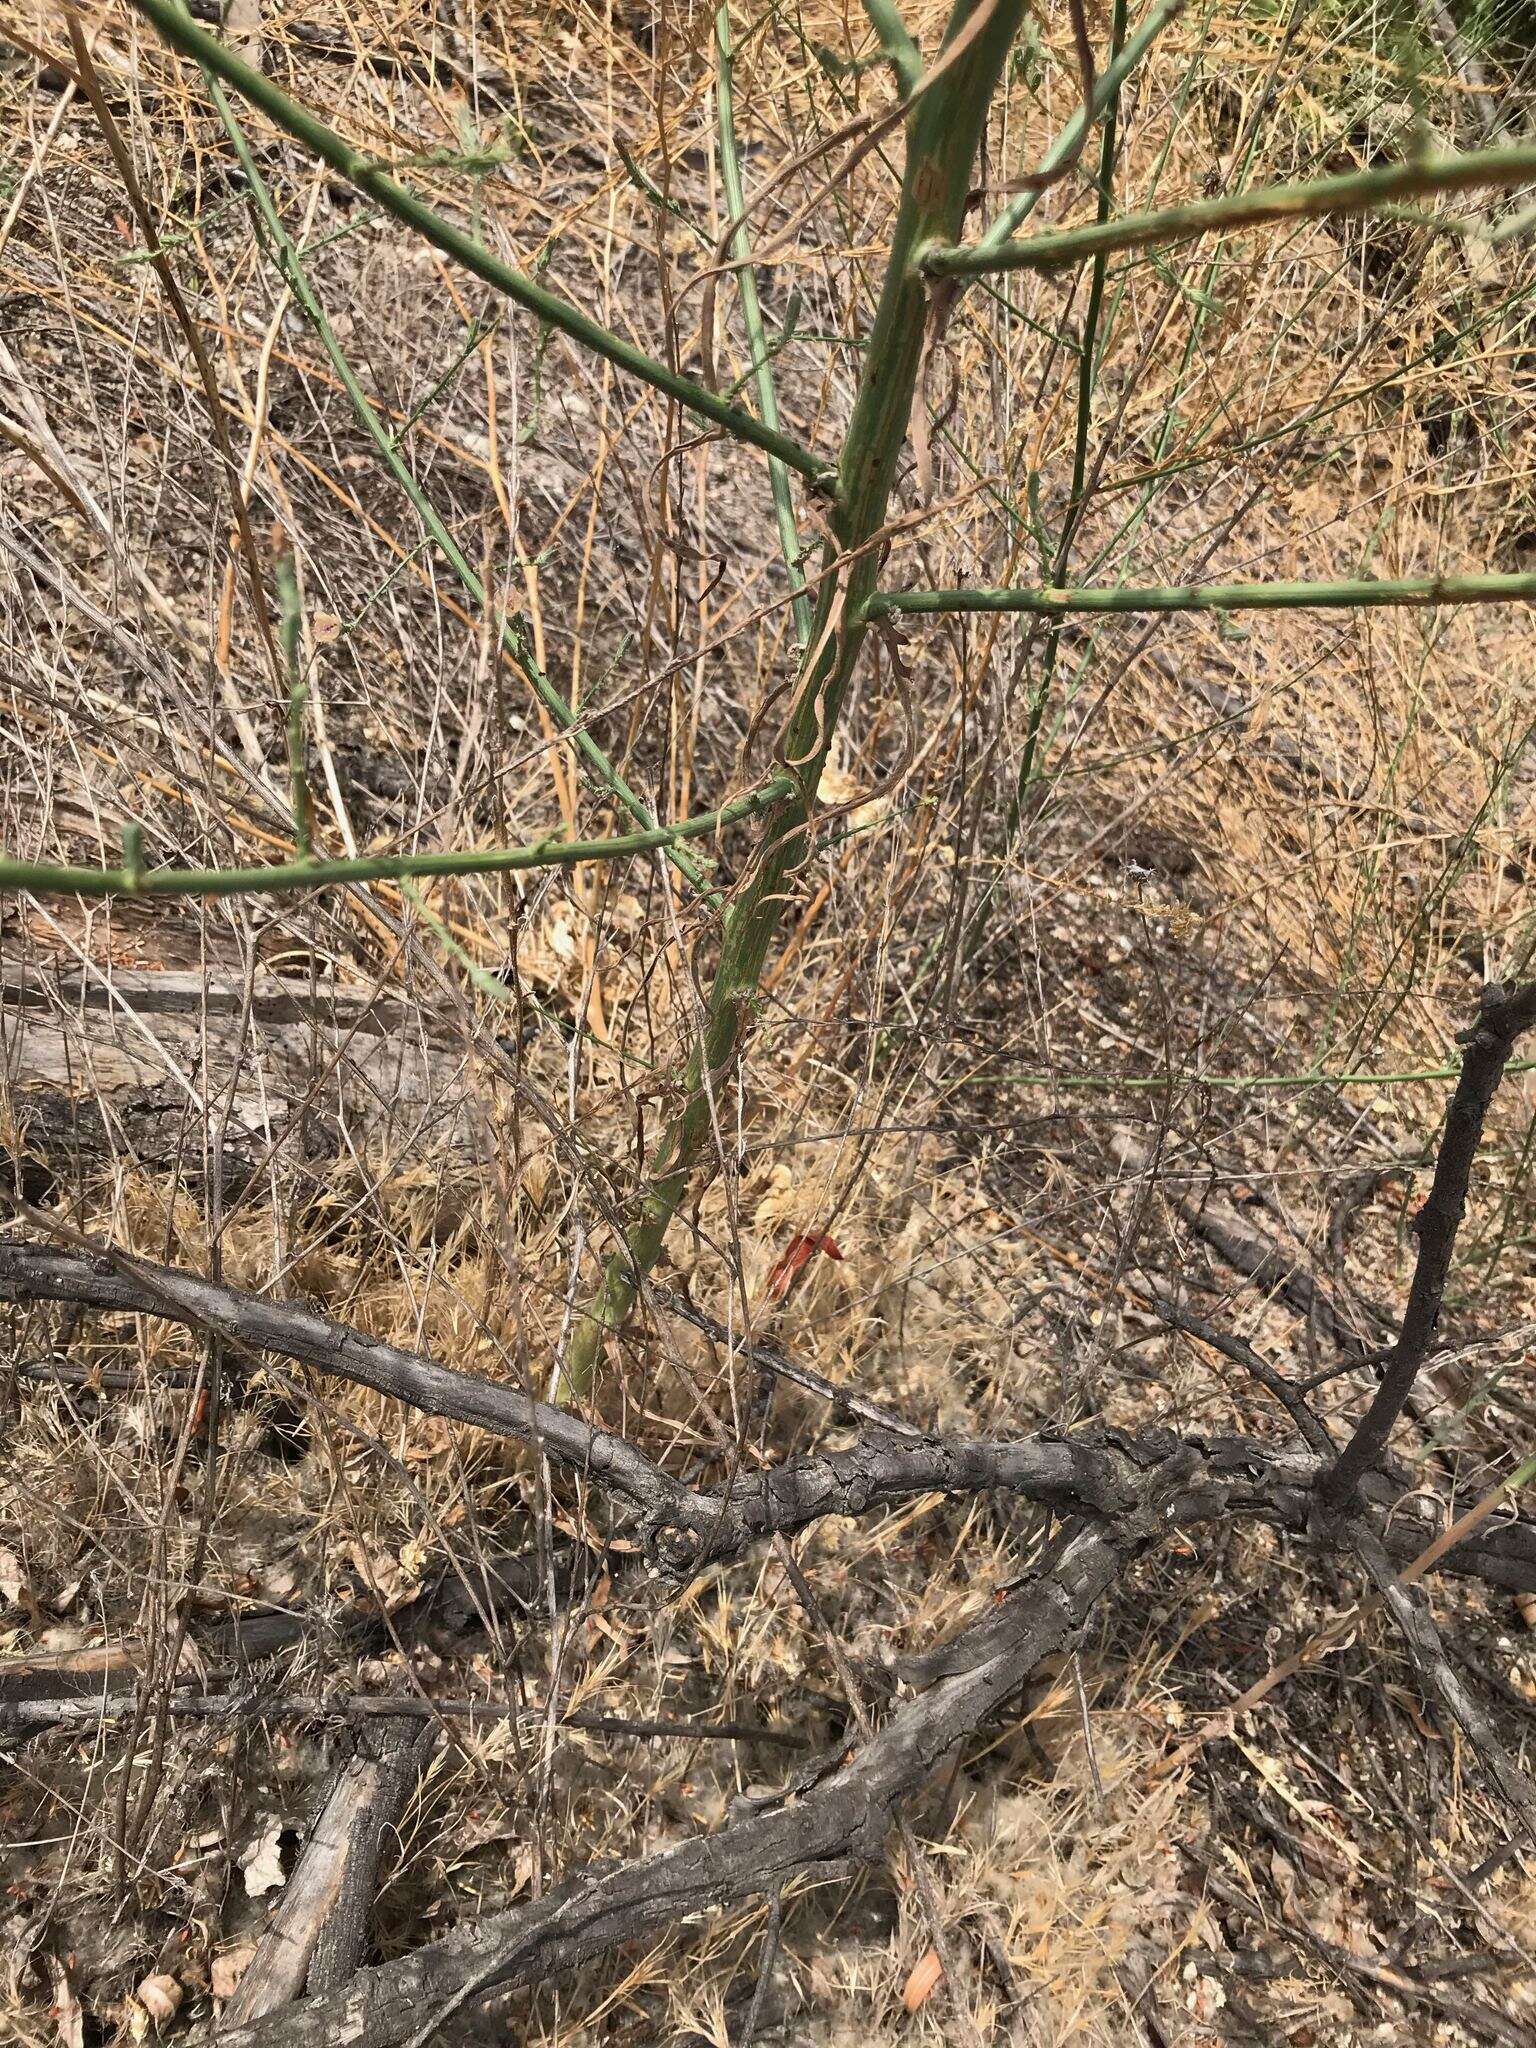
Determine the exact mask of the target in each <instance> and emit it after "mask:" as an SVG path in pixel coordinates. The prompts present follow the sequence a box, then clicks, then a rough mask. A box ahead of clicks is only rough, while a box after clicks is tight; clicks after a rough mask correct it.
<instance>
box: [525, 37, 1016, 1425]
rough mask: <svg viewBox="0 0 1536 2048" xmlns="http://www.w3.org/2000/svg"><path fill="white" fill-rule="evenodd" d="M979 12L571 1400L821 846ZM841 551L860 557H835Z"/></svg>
mask: <svg viewBox="0 0 1536 2048" xmlns="http://www.w3.org/2000/svg"><path fill="white" fill-rule="evenodd" d="M981 7H989V8H990V13H989V18H988V19H987V20H986V23H985V25H984V26H983V27H982V28H981V29H980V30H979V32H978V33H977V34H976V36H975V40H974V41H973V42H972V43H970V45H969V46H968V48H967V49H966V50H965V52H964V54H963V55H962V56H961V57H960V58H959V60H958V61H957V62H956V63H955V64H954V65H953V66H952V67H951V68H950V69H949V70H948V71H946V72H945V73H944V75H943V77H942V78H940V79H939V80H938V81H937V82H936V83H935V85H934V86H933V87H932V89H931V90H929V91H928V92H926V93H924V94H923V95H921V97H920V98H919V99H918V100H917V101H916V102H915V104H914V106H913V109H912V112H911V114H910V116H909V117H908V123H907V163H906V171H905V174H904V176H903V179H902V187H901V199H900V204H899V206H898V209H897V214H896V221H895V225H894V228H893V231H892V238H891V254H890V260H889V263H888V266H887V268H886V273H885V279H884V283H883V285H882V287H881V292H880V300H879V304H878V307H877V309H876V312H875V320H874V325H873V327H872V328H871V330H870V336H869V346H868V348H867V349H866V350H865V352H864V359H863V364H862V370H861V376H860V380H859V388H858V393H857V396H856V397H855V400H854V407H853V416H852V419H851V421H850V423H849V428H848V435H847V439H846V440H845V442H844V444H843V454H842V461H841V464H840V466H839V470H838V485H837V499H836V504H835V507H834V510H833V514H832V521H831V526H832V533H831V538H830V540H829V543H828V548H827V553H826V557H825V562H824V574H823V577H822V582H821V596H820V601H819V602H818V604H817V607H816V616H815V621H814V628H813V633H812V638H811V643H810V649H809V652H808V654H807V657H806V660H805V664H804V666H803V668H802V670H801V676H800V681H799V684H798V688H797V691H796V696H795V700H794V704H793V707H792V709H791V712H790V715H789V721H788V725H787V728H786V731H785V735H784V739H783V743H782V752H783V758H784V760H785V762H786V764H787V765H788V766H789V768H790V769H791V771H792V772H793V774H794V777H795V786H794V788H793V789H792V791H791V792H790V793H789V794H788V795H787V796H785V797H784V798H782V799H781V800H780V802H779V803H778V804H776V805H775V807H774V809H773V810H772V811H771V812H770V813H769V816H768V819H767V821H766V826H765V832H764V844H763V848H762V852H761V856H760V858H759V862H758V866H757V869H756V872H755V873H754V875H753V877H752V879H751V881H750V882H749V883H748V885H747V886H746V887H745V888H744V889H743V890H742V892H741V894H740V896H739V897H738V898H737V900H736V902H735V903H733V904H732V906H731V908H730V910H729V912H728V913H727V916H726V922H725V932H724V935H723V938H722V941H721V949H720V962H719V965H718V967H717V968H716V970H715V978H714V983H713V985H712V987H711V989H710V993H709V999H708V1003H707V1006H706V1012H705V1019H704V1029H703V1034H702V1037H703V1043H702V1046H701V1048H700V1050H699V1051H698V1052H696V1053H695V1055H694V1057H693V1059H692V1060H691V1062H690V1064H689V1068H688V1072H687V1077H686V1081H685V1087H686V1091H687V1094H686V1099H685V1103H684V1107H683V1109H682V1110H681V1112H680V1113H679V1114H678V1116H677V1117H676V1118H675V1119H674V1121H673V1122H672V1124H671V1125H670V1127H669V1128H668V1130H667V1132H666V1135H665V1136H664V1138H663V1139H662V1142H661V1146H660V1150H659V1154H658V1159H657V1164H656V1166H655V1168H654V1170H653V1172H652V1175H651V1178H650V1181H649V1184H648V1186H647V1188H646V1191H645V1193H644V1195H643V1197H642V1199H641V1203H640V1212H639V1215H638V1217H637V1219H636V1221H635V1223H634V1224H633V1225H632V1227H631V1229H630V1231H629V1235H628V1239H627V1241H626V1243H625V1244H624V1246H623V1247H622V1248H621V1250H619V1251H618V1252H616V1253H615V1254H614V1255H613V1257H611V1258H610V1259H609V1261H608V1264H607V1266H606V1268H605V1270H604V1273H603V1278H602V1282H601V1284H600V1286H599V1288H598V1290H597V1294H596V1297H595V1299H594V1300H593V1302H592V1305H591V1307H590V1309H589V1310H588V1311H587V1313H586V1314H585V1315H584V1316H583V1317H582V1318H581V1319H580V1321H579V1322H578V1324H577V1326H576V1328H575V1330H574V1332H573V1333H572V1337H571V1341H570V1344H569V1347H568V1349H567V1351H566V1355H565V1359H564V1362H563V1365H562V1372H561V1392H562V1395H563V1397H564V1398H567V1399H569V1398H572V1397H580V1396H582V1395H584V1394H585V1393H586V1392H587V1390H588V1389H589V1388H590V1386H591V1384H592V1379H593V1375H594V1373H595V1370H596V1366H597V1361H598V1358H599V1356H600V1355H601V1351H602V1346H603V1341H604V1338H605V1336H606V1335H607V1333H608V1332H609V1331H613V1330H617V1329H619V1328H620V1327H622V1325H623V1323H624V1321H625V1319H626V1317H627V1316H628V1314H629V1312H630V1309H631V1308H632V1307H633V1305H634V1301H635V1296H636V1293H637V1291H638V1288H639V1284H640V1281H641V1280H642V1279H643V1277H644V1276H645V1274H646V1273H648V1272H649V1271H650V1269H651V1267H652V1266H653V1265H654V1264H655V1261H656V1259H657V1257H658V1255H659V1254H660V1251H661V1248H662V1244H663V1242H664V1240H665V1238H666V1234H667V1230H668V1227H669V1225H670V1224H671V1221H672V1218H673V1216H674V1215H675V1214H676V1212H677V1208H678V1205H679V1203H680V1202H681V1201H682V1199H683V1196H684V1194H685V1193H686V1192H687V1189H688V1187H689V1184H690V1182H691V1180H692V1178H693V1174H694V1171H695V1169H696V1167H697V1165H698V1163H699V1160H700V1158H701V1156H702V1154H703V1151H704V1148H705V1146H706V1144H707V1142H708V1140H709V1137H710V1135H711V1133H712V1130H713V1127H714V1091H715V1089H716V1088H717V1087H718V1086H719V1084H720V1083H721V1082H722V1081H723V1080H724V1079H725V1077H726V1076H727V1074H728V1073H729V1071H730V1068H731V1065H732V1063H733V1062H734V1060H735V1058H736V1055H737V1053H738V1051H739V1050H740V1047H741V1043H742V1040H743V1038H744V1036H745V1033H746V1029H747V1025H748V1022H749V1020H750V1017H751V1015H752V1011H753V1008H754V1005H755V1003H756V999H757V990H758V983H759V981H760V979H761V976H762V971H763V964H764V961H765V960H766V958H767V955H768V949H769V947H770V945H771V944H772V943H773V939H774V935H775V933H776V932H777V930H778V925H779V918H780V914H781V912H782V909H783V905H784V902H785V899H786V897H787V896H788V894H789V892H790V889H791V886H792V883H793V878H794V876H795V875H796V873H797V872H798V871H799V869H800V868H801V867H802V866H803V865H804V862H805V859H806V857H807V854H808V852H809V850H810V838H809V831H808V825H809V819H810V815H811V811H812V808H813V806H814V804H815V801H816V793H817V790H818V787H819V786H820V782H821V772H822V768H823V766H824V764H825V762H826V758H827V753H828V750H829V748H830V746H831V743H832V736H833V733H834V731H835V730H836V726H837V722H838V717H839V715H840V713H841V711H842V707H843V700H844V698H845V696H846V695H847V691H848V686H849V684H850V682H851V681H852V678H853V674H854V671H855V668H856V666H857V663H858V659H859V655H860V652H861V650H862V647H863V644H864V637H865V633H866V631H867V621H868V606H869V600H870V598H871V597H872V596H873V595H874V590H875V585H876V579H877V577H878V575H879V572H880V551H879V549H878V547H874V546H870V545H868V543H870V542H871V541H872V540H873V538H874V536H875V535H877V534H878V533H879V532H880V530H881V528H882V527H883V526H884V524H885V519H886V509H887V506H888V504H889V501H890V495H891V491H892V488H893V486H894V484H895V481H896V472H897V468H898V465H899V463H900V459H901V453H902V449H903V447H904V445H905V442H906V437H907V427H908V423H909V421H910V419H911V414H912V403H913V398H914V395H915V393H916V390H917V380H918V373H919V370H920V368H921V364H922V358H923V349H924V345H925V338H926V335H927V329H928V291H927V286H926V283H925V280H924V278H923V275H922V271H921V267H920V258H921V254H922V251H923V250H924V249H925V248H927V247H929V246H930V245H931V244H933V243H935V242H948V241H951V240H953V238H954V236H955V234H956V233H957V231H958V229H959V226H960V223H961V222H962V221H963V219H964V217H965V207H966V200H967V197H968V195H969V191H970V183H971V167H972V165H973V164H974V163H975V161H976V153H977V150H978V149H979V147H980V144H981V137H982V131H983V127H984V124H985V121H986V117H987V111H988V108H989V106H990V104H991V100H992V95H993V92H994V91H995V89H996V86H997V81H998V78H999V76H1000V75H1001V72H1002V67H1003V63H1004V61H1005V59H1006V57H1007V54H1008V49H1009V46H1010V44H1011V43H1012V41H1013V38H1014V36H1015V35H1016V34H1017V32H1018V26H1019V21H1020V19H1021V17H1022V14H1023V8H1024V0H955V4H954V8H953V11H952V13H951V15H950V19H949V26H948V28H947V30H946V32H945V38H944V45H943V47H947V46H948V45H949V43H950V42H952V41H953V40H954V39H955V37H956V36H958V35H959V34H960V33H961V32H962V30H964V28H965V27H966V25H967V23H969V22H970V21H971V19H972V17H973V15H975V14H976V13H977V11H978V8H981ZM843 556H848V557H851V559H849V560H846V561H844V562H843V564H842V567H841V568H837V567H835V566H834V565H835V564H836V563H837V562H838V561H839V558H840V557H843Z"/></svg>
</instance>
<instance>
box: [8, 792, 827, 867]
mask: <svg viewBox="0 0 1536 2048" xmlns="http://www.w3.org/2000/svg"><path fill="white" fill-rule="evenodd" d="M794 786H795V779H794V777H793V776H790V775H778V776H775V777H774V779H773V780H772V781H771V782H767V783H764V785H763V787H762V788H761V789H754V790H751V791H749V792H748V794H747V795H745V796H739V797H737V798H736V799H735V800H734V802H732V803H728V804H724V805H722V806H721V808H720V809H719V810H717V811H700V812H699V813H698V815H697V816H696V817H692V818H685V819H684V820H683V822H682V823H681V824H680V825H648V826H647V827H646V828H645V829H644V830H643V831H638V832H627V833H624V834H622V835H621V836H620V837H619V838H617V839H556V838H553V837H550V838H545V839H536V840H534V841H533V842H532V844H531V845H528V846H492V847H481V848H479V849H477V850H475V851H472V852H466V853H377V854H362V855H359V857H358V858H357V859H355V860H311V859H309V858H306V857H304V856H302V855H301V857H300V858H299V859H298V860H285V861H270V862H268V863H267V864H266V865H264V866H262V867H253V868H181V867H163V868H146V867H145V866H143V864H142V854H137V855H136V854H134V853H133V852H132V851H131V849H133V848H141V847H142V844H143V841H142V838H141V837H131V835H133V834H136V833H138V831H139V828H138V827H137V826H125V827H124V830H123V864H122V866H121V867H119V868H72V867H49V866H47V865H45V864H43V863H40V862H37V861H26V860H0V889H26V890H27V891H29V892H30V893H31V894H32V895H34V896H92V897H96V896H272V895H275V894H277V893H278V892H279V891H282V890H296V889H323V888H328V887H331V886H333V885H334V884H336V883H349V884H354V885H355V884H357V883H360V882H399V881H404V880H406V879H408V878H411V877H414V878H416V879H418V880H424V879H427V878H429V877H437V878H439V879H441V878H444V877H447V876H453V875H507V874H518V873H522V872H523V871H525V870H527V869H529V868H572V867H578V866H580V865H582V864H584V863H587V862H592V861H613V860H623V859H624V858H625V857H626V856H627V855H629V854H634V853H654V852H656V851H657V850H658V849H660V848H667V849H670V848H672V847H675V846H677V845H678V844H680V843H681V842H682V841H683V840H685V839H705V838H708V837H709V835H710V834H711V833H714V832H719V831H721V830H723V829H724V828H725V827H726V826H728V825H738V824H740V823H741V821H742V820H743V819H744V818H756V817H760V816H761V815H762V814H763V813H764V812H765V811H767V810H769V809H771V808H772V807H773V806H774V805H776V804H779V803H782V801H783V800H784V798H785V796H786V795H787V794H788V792H789V791H790V790H791V789H792V788H793V787H794Z"/></svg>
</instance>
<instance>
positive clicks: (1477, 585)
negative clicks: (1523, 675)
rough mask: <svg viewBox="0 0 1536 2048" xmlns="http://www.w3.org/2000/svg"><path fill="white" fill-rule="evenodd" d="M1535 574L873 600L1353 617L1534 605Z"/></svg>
mask: <svg viewBox="0 0 1536 2048" xmlns="http://www.w3.org/2000/svg"><path fill="white" fill-rule="evenodd" d="M1533 599H1536V574H1531V573H1519V574H1511V575H1507V576H1501V575H1488V576H1398V577H1386V576H1383V577H1371V576H1365V577H1358V578H1355V579H1353V580H1351V581H1348V582H1340V583H1186V584H1171V585H1166V586H1163V585H1156V584H1154V585H1150V586H1147V587H1143V588H1137V587H1136V586H1135V585H1132V584H1124V585H1120V584H1111V585H1106V586H1104V587H1102V588H1090V589H1083V590H1049V589H1042V590H1012V589H996V588H988V587H986V586H985V585H978V586H976V587H975V588H972V589H956V590H892V591H886V592H882V593H880V594H879V595H877V596H874V597H872V598H871V599H870V600H869V604H868V606H867V615H868V616H869V617H870V618H874V619H881V618H889V617H890V616H892V615H893V614H895V613H900V612H1033V613H1036V614H1038V615H1039V616H1041V617H1043V618H1048V619H1059V618H1064V617H1066V616H1067V615H1068V614H1069V613H1073V612H1285V611H1354V610H1365V609H1368V608H1370V607H1372V606H1378V605H1438V604H1529V603H1530V602H1531V601H1532V600H1533Z"/></svg>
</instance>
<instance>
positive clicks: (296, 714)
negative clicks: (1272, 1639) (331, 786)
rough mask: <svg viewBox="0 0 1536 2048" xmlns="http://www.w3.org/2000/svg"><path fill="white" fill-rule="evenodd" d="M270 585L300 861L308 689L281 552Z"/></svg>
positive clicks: (306, 810) (293, 576) (304, 844)
mask: <svg viewBox="0 0 1536 2048" xmlns="http://www.w3.org/2000/svg"><path fill="white" fill-rule="evenodd" d="M272 581H273V582H274V584H276V586H277V603H278V615H279V616H278V635H277V637H278V641H279V644H280V645H281V647H282V650H283V666H284V668H285V669H286V670H287V671H288V799H289V804H290V807H291V809H292V811H293V844H294V851H295V852H296V853H297V855H298V857H299V859H300V861H307V860H308V859H309V857H310V838H311V834H310V820H311V817H312V815H313V812H312V806H311V804H310V800H309V776H308V774H307V773H306V771H305V766H304V751H305V750H304V711H305V707H306V705H307V704H308V702H309V689H308V686H307V685H306V683H305V681H304V670H303V667H302V665H301V662H300V638H301V636H302V633H303V630H304V618H303V614H302V612H301V611H300V608H299V578H298V571H297V568H296V566H295V563H294V559H293V556H292V555H291V554H290V553H289V552H288V550H287V549H286V548H283V549H280V550H279V551H278V553H277V554H276V555H275V556H274V558H273V562H272Z"/></svg>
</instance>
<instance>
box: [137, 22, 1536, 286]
mask: <svg viewBox="0 0 1536 2048" xmlns="http://www.w3.org/2000/svg"><path fill="white" fill-rule="evenodd" d="M137 4H139V5H143V4H145V0H137ZM157 4H158V0H157ZM1129 47H1130V46H1129V45H1127V48H1129ZM1106 75H1107V74H1106ZM1533 181H1536V143H1520V144H1518V145H1512V146H1511V147H1509V148H1507V149H1484V150H1478V151H1476V152H1475V153H1473V154H1471V155H1468V156H1448V157H1428V156H1426V157H1421V158H1417V159H1414V160H1411V161H1409V162H1407V163H1401V164H1389V165H1387V166H1386V167H1385V168H1383V169H1380V170H1370V171H1346V172H1344V173H1343V174H1342V175H1341V176H1339V177H1336V178H1319V179H1318V180H1317V181H1316V182H1315V183H1313V184H1305V185H1264V186H1260V187H1259V188H1258V189H1257V190H1256V191H1252V192H1233V193H1231V194H1229V195H1228V196H1227V197H1226V198H1224V199H1192V200H1189V201H1187V202H1186V203H1185V204H1184V205H1182V206H1167V207H1162V208H1160V209H1159V210H1158V211H1157V212H1155V213H1138V214H1129V215H1127V217H1126V218H1125V219H1124V220H1112V221H1105V222H1103V223H1098V222H1095V223H1093V224H1092V225H1090V226H1088V227H1081V228H1057V229H1054V230H1052V231H1051V232H1050V233H1048V234H1043V235H1031V236H1029V237H1028V238H1027V239H1026V240H1024V241H1021V242H1014V241H1000V242H974V243H964V242H962V243H955V244H951V245H948V246H945V247H935V248H932V249H929V250H928V251H927V252H926V254H925V255H924V257H923V268H924V269H925V270H926V271H927V272H928V273H929V275H930V276H933V277H980V276H983V275H986V274H989V273H991V272H994V271H999V270H1055V269H1058V268H1059V267H1060V266H1061V265H1063V264H1068V263H1082V262H1084V261H1086V260H1087V258H1089V257H1091V256H1097V255H1099V254H1100V253H1101V252H1102V253H1105V254H1113V253H1114V252H1115V251H1117V250H1122V249H1154V248H1161V247H1163V246H1165V245H1166V244H1167V243H1169V242H1180V241H1185V240H1187V239H1188V238H1189V237H1190V236H1191V235H1203V234H1209V233H1211V232H1212V231H1220V230H1226V229H1231V228H1243V227H1261V226H1263V225H1265V224H1266V223H1268V222H1271V221H1290V220H1318V219H1321V218H1322V217H1323V216H1324V215H1330V214H1331V215H1337V214H1348V213H1370V212H1372V211H1374V210H1375V209H1376V208H1377V207H1379V206H1384V205H1387V204H1389V203H1390V202H1391V201H1392V200H1395V199H1413V198H1419V197H1423V196H1425V195H1427V194H1430V193H1437V192H1470V191H1475V190H1477V189H1479V188H1486V187H1492V186H1509V185H1526V184H1530V183H1531V182H1533Z"/></svg>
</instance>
